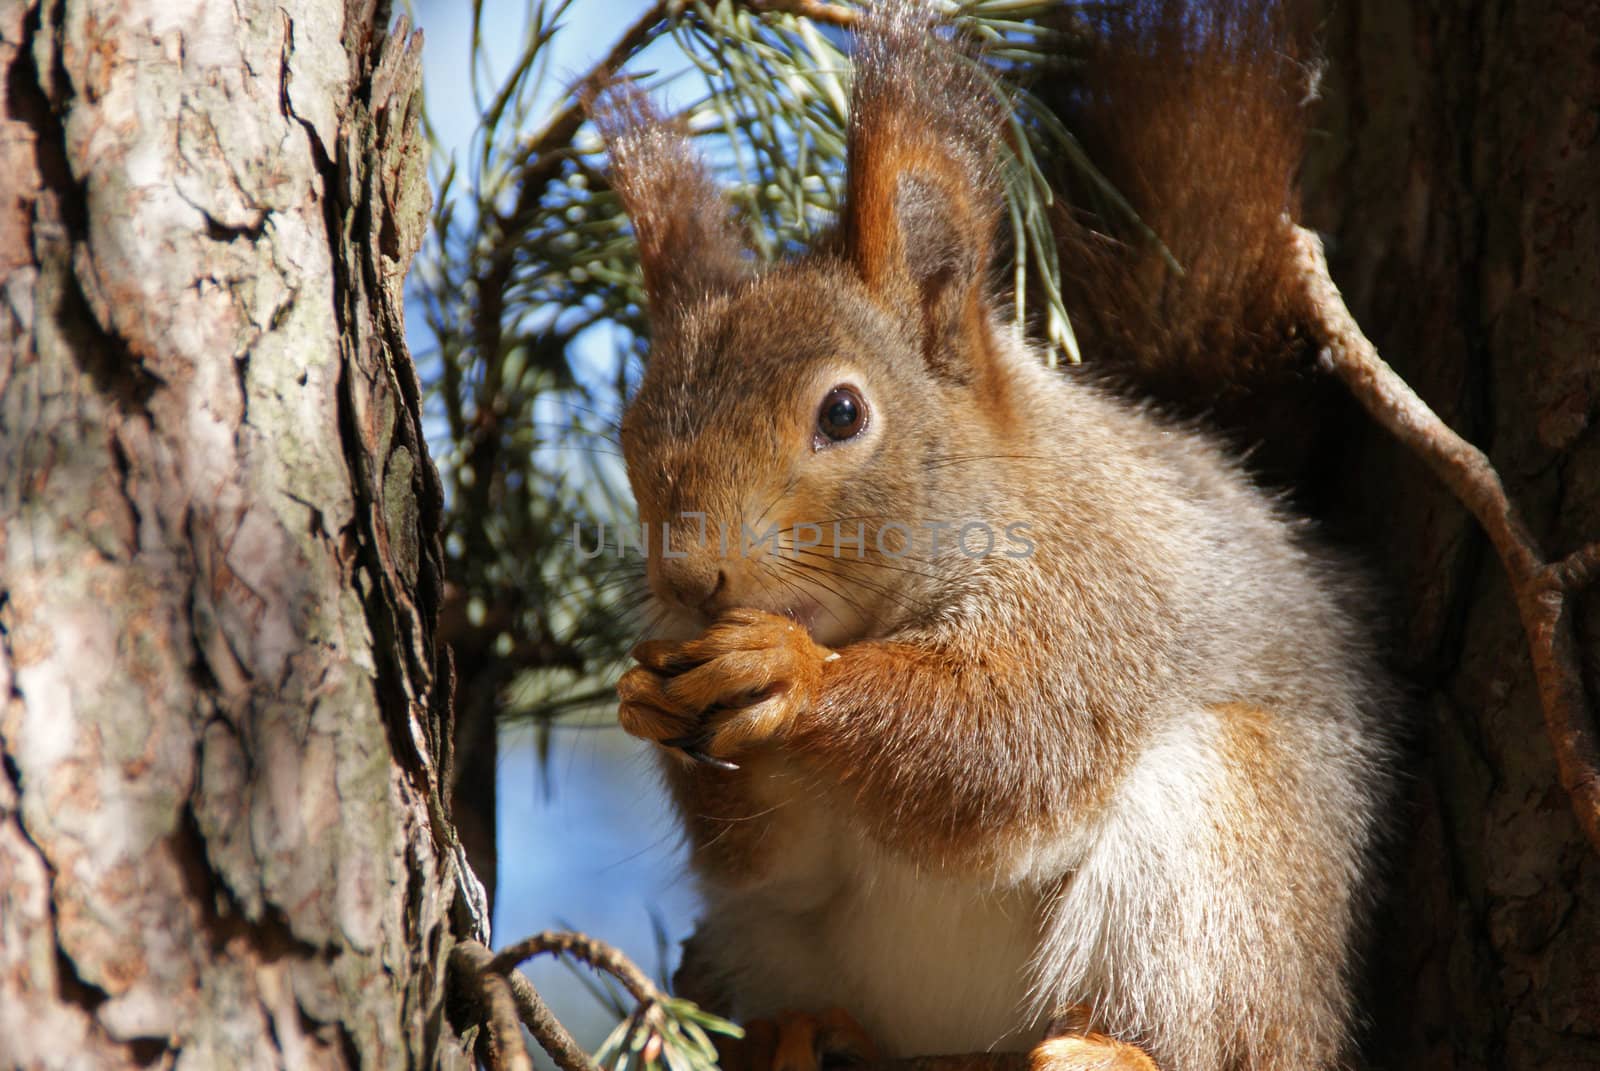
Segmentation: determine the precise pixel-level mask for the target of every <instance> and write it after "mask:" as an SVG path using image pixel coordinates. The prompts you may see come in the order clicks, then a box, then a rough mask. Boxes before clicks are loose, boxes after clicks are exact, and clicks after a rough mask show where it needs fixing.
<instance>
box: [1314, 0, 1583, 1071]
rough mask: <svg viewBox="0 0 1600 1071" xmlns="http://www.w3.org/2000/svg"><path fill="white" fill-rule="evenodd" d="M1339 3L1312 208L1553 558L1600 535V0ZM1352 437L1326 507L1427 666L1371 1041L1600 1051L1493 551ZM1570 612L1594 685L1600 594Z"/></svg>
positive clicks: (1348, 424)
mask: <svg viewBox="0 0 1600 1071" xmlns="http://www.w3.org/2000/svg"><path fill="white" fill-rule="evenodd" d="M1329 10H1330V14H1329V16H1328V18H1329V21H1328V23H1327V25H1326V33H1327V37H1328V40H1329V46H1330V53H1331V55H1330V58H1331V61H1332V62H1331V66H1330V80H1329V84H1328V85H1327V86H1326V87H1325V93H1326V98H1327V99H1326V107H1325V108H1324V109H1323V112H1322V116H1321V120H1322V125H1323V127H1324V129H1325V130H1326V132H1327V137H1326V138H1325V139H1323V142H1322V144H1323V150H1322V151H1321V152H1320V153H1319V154H1318V155H1317V156H1316V159H1315V172H1314V175H1313V177H1312V181H1311V183H1310V186H1311V188H1312V191H1313V194H1314V196H1313V197H1312V198H1311V199H1310V204H1309V206H1308V207H1309V212H1308V222H1309V223H1310V224H1311V225H1313V226H1316V227H1318V228H1320V229H1322V230H1324V231H1326V232H1328V234H1329V236H1330V250H1329V251H1330V260H1331V263H1332V271H1333V276H1334V279H1335V281H1336V282H1338V283H1339V285H1340V286H1341V288H1342V289H1343V290H1344V293H1345V296H1346V298H1347V299H1348V302H1349V304H1350V307H1351V309H1352V310H1353V311H1354V312H1355V314H1356V317H1357V318H1358V319H1359V320H1360V321H1361V323H1362V325H1363V326H1364V327H1365V329H1366V331H1367V334H1368V335H1369V336H1370V337H1371V338H1372V339H1373V341H1374V342H1376V343H1377V346H1378V349H1379V350H1380V352H1382V353H1383V354H1384V356H1385V357H1386V358H1387V359H1388V360H1389V362H1390V363H1391V364H1393V365H1394V366H1395V368H1396V369H1397V370H1398V371H1399V372H1400V373H1401V374H1402V375H1404V376H1405V377H1406V378H1407V379H1408V380H1409V381H1410V382H1411V383H1412V384H1413V385H1414V386H1415V387H1416V388H1417V390H1418V391H1419V393H1421V394H1422V396H1423V397H1424V398H1425V399H1426V400H1427V401H1428V402H1429V403H1430V404H1432V405H1433V407H1434V408H1435V409H1436V410H1437V411H1438V412H1439V413H1440V414H1441V415H1442V416H1443V417H1444V418H1445V419H1446V421H1448V422H1449V423H1450V424H1451V425H1452V426H1453V427H1455V428H1456V429H1458V430H1459V431H1461V432H1462V433H1463V434H1464V435H1466V436H1467V437H1468V438H1469V439H1471V440H1473V441H1474V442H1476V443H1478V444H1479V445H1481V446H1482V447H1484V448H1485V449H1486V451H1487V452H1488V453H1489V455H1490V457H1491V458H1492V460H1493V461H1494V463H1495V465H1496V466H1497V467H1498V469H1499V470H1500V472H1501V474H1502V476H1503V477H1504V479H1505V483H1506V487H1507V489H1508V491H1509V492H1510V494H1511V496H1512V497H1513V498H1514V499H1515V500H1516V501H1517V502H1518V503H1519V504H1520V505H1521V507H1522V508H1523V509H1524V511H1525V514H1526V516H1527V519H1528V521H1529V524H1530V525H1531V526H1532V528H1533V530H1534V533H1535V535H1536V536H1537V537H1538V538H1539V539H1540V540H1541V541H1542V542H1543V544H1544V549H1545V550H1546V552H1547V553H1548V554H1549V555H1551V556H1559V555H1561V554H1564V553H1567V552H1570V551H1572V550H1574V549H1577V548H1578V547H1579V546H1581V545H1582V544H1584V543H1585V542H1588V541H1593V540H1595V539H1597V538H1600V434H1597V430H1596V424H1595V404H1596V401H1597V400H1600V312H1597V305H1596V298H1597V295H1600V257H1597V256H1596V253H1597V251H1600V196H1597V190H1600V178H1597V176H1600V5H1596V4H1594V3H1593V2H1592V0H1565V2H1553V3H1542V4H1517V3H1511V2H1500V3H1489V4H1479V3H1467V2H1466V0H1455V2H1445V3H1430V2H1424V0H1352V2H1349V3H1341V4H1338V5H1334V6H1331V7H1330V9H1329ZM1338 431H1339V434H1338V435H1336V436H1334V437H1331V438H1330V439H1329V440H1328V443H1327V447H1328V451H1329V453H1330V455H1331V456H1332V457H1334V458H1336V459H1337V465H1336V466H1334V467H1333V468H1334V469H1335V471H1333V472H1332V476H1333V487H1332V494H1331V499H1330V502H1331V506H1330V510H1329V512H1330V514H1331V516H1332V518H1333V519H1334V521H1335V523H1336V524H1338V525H1340V526H1342V527H1344V528H1345V529H1346V530H1347V531H1349V532H1351V533H1352V534H1355V535H1358V536H1359V537H1361V539H1362V541H1363V542H1365V543H1366V544H1367V545H1368V546H1369V547H1370V548H1371V549H1372V552H1373V554H1374V556H1375V557H1377V558H1378V559H1379V564H1380V566H1381V567H1382V568H1383V569H1384V570H1385V571H1386V572H1387V574H1388V578H1389V580H1390V581H1391V583H1392V586H1393V589H1394V590H1395V592H1396V596H1395V610H1396V618H1397V633H1398V635H1397V639H1398V647H1399V649H1400V651H1401V653H1402V657H1403V658H1404V659H1405V660H1406V662H1407V663H1408V667H1407V668H1408V669H1409V670H1410V675H1411V677H1412V679H1414V680H1415V681H1416V682H1417V685H1418V687H1417V725H1416V727H1415V731H1414V733H1413V734H1412V735H1413V740H1412V747H1411V754H1410V755H1409V756H1408V757H1407V771H1408V773H1410V774H1411V775H1413V781H1412V783H1411V786H1410V788H1411V793H1410V794H1411V800H1410V810H1409V812H1408V813H1407V814H1406V815H1405V816H1404V818H1403V821H1402V823H1401V825H1402V828H1401V829H1400V831H1399V844H1398V845H1397V849H1398V850H1397V851H1396V852H1395V857H1396V862H1395V865H1394V873H1393V877H1392V891H1391V894H1390V896H1389V901H1388V904H1387V906H1386V909H1385V912H1384V921H1383V923H1382V925H1381V927H1380V933H1379V935H1378V941H1377V942H1376V948H1375V951H1374V956H1373V961H1374V962H1373V966H1374V969H1373V972H1372V973H1373V976H1374V985H1375V988H1376V996H1375V999H1374V1001H1373V1003H1372V1008H1373V1016H1374V1018H1375V1020H1376V1022H1375V1026H1374V1030H1373V1037H1372V1043H1371V1045H1370V1050H1371V1052H1372V1054H1373V1057H1374V1063H1375V1064H1376V1065H1378V1066H1384V1067H1394V1068H1460V1069H1467V1068H1484V1069H1490V1068H1493V1069H1497V1071H1498V1069H1506V1071H1516V1069H1522V1068H1528V1069H1533V1068H1539V1069H1545V1071H1558V1069H1568V1068H1571V1069H1577V1068H1593V1067H1597V1066H1600V970H1597V969H1596V965H1597V964H1600V858H1596V856H1595V854H1594V852H1593V851H1592V850H1591V849H1590V847H1589V846H1588V844H1587V843H1586V842H1585V840H1584V838H1583V836H1582V835H1581V834H1580V832H1579V827H1578V825H1577V823H1576V822H1575V820H1574V818H1573V815H1572V813H1571V810H1570V808H1569V806H1568V801H1567V799H1566V796H1565V793H1564V792H1563V791H1562V789H1561V787H1560V784H1559V782H1558V780H1557V775H1556V768H1555V764H1554V760H1553V758H1552V755H1551V750H1550V747H1549V744H1548V743H1547V740H1546V737H1545V734H1544V728H1543V725H1542V722H1541V716H1540V708H1539V703H1538V701H1537V697H1536V695H1535V691H1534V683H1533V679H1532V675H1531V669H1530V665H1529V659H1528V653H1527V647H1526V643H1525V641H1524V639H1523V636H1522V630H1521V626H1520V624H1519V622H1518V618H1517V612H1516V608H1515V606H1514V605H1513V602H1512V599H1511V596H1510V594H1509V592H1508V590H1507V587H1506V584H1505V582H1504V578H1503V576H1502V574H1501V570H1500V566H1499V564H1498V562H1497V561H1496V560H1495V558H1494V556H1493V555H1492V554H1490V553H1488V548H1487V547H1486V545H1485V541H1484V539H1483V536H1482V534H1481V533H1480V532H1479V531H1478V530H1477V528H1476V526H1475V525H1474V524H1473V522H1472V521H1471V520H1470V519H1469V518H1468V517H1467V516H1466V514H1465V513H1464V512H1463V511H1462V510H1461V509H1460V507H1458V506H1457V505H1456V504H1455V503H1454V502H1453V501H1452V500H1451V499H1450V497H1449V496H1448V495H1447V494H1446V493H1445V492H1444V490H1443V489H1442V488H1441V487H1440V486H1439V485H1438V483H1437V482H1436V481H1435V480H1434V479H1432V478H1431V477H1430V476H1429V474H1428V473H1427V472H1425V471H1424V470H1423V468H1422V467H1421V465H1420V464H1418V463H1417V462H1416V461H1415V460H1413V459H1412V458H1409V457H1407V456H1406V455H1405V454H1404V453H1403V452H1402V451H1401V450H1400V449H1399V448H1398V447H1397V446H1396V445H1395V444H1394V443H1393V442H1391V441H1389V440H1388V439H1387V438H1386V437H1385V436H1383V435H1382V434H1381V433H1378V432H1376V431H1375V430H1374V429H1372V428H1370V427H1369V426H1367V425H1366V423H1365V421H1364V419H1363V418H1361V417H1359V416H1353V417H1352V418H1351V419H1349V420H1346V421H1344V422H1342V424H1341V426H1340V428H1339V429H1338ZM1576 626H1577V631H1578V638H1579V644H1580V647H1581V649H1582V650H1583V651H1584V652H1585V654H1586V658H1587V661H1588V670H1589V675H1588V679H1587V687H1588V691H1589V696H1590V698H1591V701H1592V700H1593V698H1594V696H1595V694H1596V688H1595V681H1596V676H1595V672H1594V670H1595V658H1594V651H1595V642H1596V638H1597V637H1600V598H1597V597H1596V594H1594V593H1591V594H1589V595H1588V596H1587V597H1580V598H1579V599H1578V612H1577V616H1576ZM1591 709H1593V705H1592V702H1591Z"/></svg>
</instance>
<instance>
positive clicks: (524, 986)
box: [505, 968, 599, 1071]
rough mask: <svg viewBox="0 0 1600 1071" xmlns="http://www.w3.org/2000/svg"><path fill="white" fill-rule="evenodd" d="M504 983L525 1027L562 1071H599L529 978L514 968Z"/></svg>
mask: <svg viewBox="0 0 1600 1071" xmlns="http://www.w3.org/2000/svg"><path fill="white" fill-rule="evenodd" d="M505 980H506V984H507V985H509V986H510V987H511V997H512V999H513V1000H515V1001H516V1002H517V1014H518V1015H520V1016H521V1017H522V1022H523V1025H524V1026H526V1027H527V1028H528V1032H529V1033H530V1034H532V1035H533V1040H535V1041H537V1042H538V1043H539V1047H540V1048H541V1049H543V1050H544V1051H545V1052H547V1053H549V1054H550V1059H552V1060H554V1061H555V1063H556V1066H557V1067H559V1068H561V1071H599V1068H598V1066H597V1065H596V1064H595V1062H594V1061H593V1060H591V1059H589V1055H588V1054H587V1053H585V1052H584V1051H583V1049H581V1048H579V1047H578V1043H577V1042H576V1041H574V1040H573V1037H572V1035H571V1034H569V1033H567V1028H566V1027H564V1026H562V1025H561V1023H560V1021H558V1020H557V1019H556V1017H555V1014H554V1013H553V1012H551V1011H550V1008H549V1006H548V1005H547V1004H545V1002H544V998H543V997H541V996H539V991H538V990H537V989H534V988H533V983H532V982H530V981H528V976H527V975H525V974H523V973H522V972H521V971H519V970H516V969H514V968H513V969H512V970H509V971H507V972H505Z"/></svg>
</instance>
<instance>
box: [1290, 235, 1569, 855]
mask: <svg viewBox="0 0 1600 1071" xmlns="http://www.w3.org/2000/svg"><path fill="white" fill-rule="evenodd" d="M1293 240H1294V242H1295V244H1296V246H1297V247H1298V248H1297V250H1296V255H1297V256H1298V258H1299V259H1300V270H1301V273H1302V277H1303V279H1304V281H1305V286H1306V299H1307V303H1308V306H1309V307H1308V309H1307V310H1306V311H1307V314H1308V316H1309V318H1310V322H1311V324H1312V325H1313V327H1314V329H1315V330H1316V331H1317V332H1318V333H1319V334H1320V335H1321V342H1322V345H1323V347H1324V349H1323V352H1322V359H1323V361H1324V362H1325V363H1326V365H1327V367H1328V368H1329V369H1331V370H1332V371H1333V373H1334V374H1335V375H1337V376H1338V377H1339V379H1340V380H1342V381H1343V382H1344V384H1345V386H1346V387H1348V388H1349V390H1350V392H1351V393H1352V394H1354V395H1355V396H1356V400H1357V401H1359V402H1360V403H1361V405H1362V406H1363V407H1364V408H1365V409H1366V411H1367V413H1368V414H1369V415H1370V416H1371V417H1372V418H1373V419H1374V420H1376V421H1377V422H1378V423H1379V424H1381V425H1382V426H1383V427H1384V428H1386V429H1388V431H1389V432H1390V433H1391V434H1393V435H1394V436H1395V437H1396V438H1397V439H1399V440H1400V441H1401V442H1402V443H1403V444H1405V446H1406V447H1408V448H1409V449H1410V450H1411V451H1412V452H1413V453H1414V454H1416V455H1417V456H1418V457H1419V458H1421V459H1422V460H1423V462H1424V463H1426V464H1427V466H1428V467H1429V468H1430V469H1432V470H1433V473H1434V475H1435V476H1437V477H1438V478H1439V479H1440V480H1441V481H1443V483H1444V484H1445V486H1447V487H1448V488H1450V491H1451V492H1452V493H1453V494H1454V495H1455V496H1456V498H1457V499H1458V500H1460V502H1461V504H1462V505H1464V506H1466V507H1467V509H1468V510H1469V511H1470V512H1471V513H1472V515H1473V516H1474V517H1476V518H1477V520H1478V523H1479V524H1480V525H1482V526H1483V530H1484V532H1485V533H1486V534H1487V535H1488V537H1489V542H1490V543H1491V544H1492V545H1493V546H1494V549H1495V552H1496V553H1497V554H1498V555H1499V556H1500V561H1501V564H1502V565H1504V566H1505V570H1506V575H1507V577H1508V579H1509V580H1510V582H1511V590H1512V592H1513V594H1514V595H1515V597H1516V601H1517V610H1518V613H1519V614H1520V615H1521V618H1522V628H1523V631H1524V632H1526V633H1527V636H1528V646H1529V651H1530V654H1531V655H1532V658H1533V673H1534V679H1535V681H1536V683H1537V685H1538V689H1539V700H1540V704H1541V705H1542V706H1543V708H1544V720H1545V731H1546V732H1547V733H1548V734H1549V736H1550V743H1551V746H1552V747H1553V748H1554V750H1555V755H1556V764H1557V768H1558V769H1559V771H1560V775H1561V784H1562V786H1563V787H1565V788H1566V790H1567V794H1568V795H1569V796H1570V797H1571V798H1572V807H1573V811H1574V812H1575V813H1576V815H1577V818H1578V823H1579V825H1580V826H1582V827H1583V831H1584V833H1585V834H1586V835H1587V836H1588V838H1589V842H1590V843H1591V844H1592V845H1593V846H1594V848H1595V850H1596V851H1600V745H1597V743H1596V736H1595V729H1594V716H1593V714H1592V712H1591V711H1590V709H1589V701H1588V696H1587V695H1586V694H1585V692H1584V685H1583V677H1582V674H1581V671H1580V669H1579V664H1578V654H1577V641H1576V640H1575V638H1574V636H1573V631H1572V620H1571V615H1570V614H1568V613H1567V609H1568V606H1567V604H1568V597H1569V596H1570V595H1571V594H1572V593H1573V592H1575V591H1577V590H1578V589H1579V588H1581V587H1582V586H1583V585H1584V584H1586V583H1588V582H1589V581H1590V580H1592V579H1594V577H1595V574H1596V573H1600V545H1592V546H1588V547H1585V548H1583V549H1582V550H1580V551H1578V552H1577V553H1575V554H1572V555H1571V556H1569V557H1567V558H1565V559H1564V560H1562V561H1560V562H1557V563H1555V564H1551V563H1549V562H1548V561H1546V560H1545V558H1544V556H1543V554H1542V552H1541V551H1540V550H1539V547H1538V544H1537V543H1536V542H1535V540H1534V539H1533V536H1532V535H1531V534H1530V533H1529V531H1528V527H1527V525H1526V524H1524V523H1523V520H1522V517H1521V515H1520V514H1519V513H1518V511H1517V508H1516V506H1515V505H1513V504H1512V502H1511V500H1510V499H1509V498H1508V497H1507V496H1506V491H1505V486H1504V485H1503V484H1502V483H1501V481H1500V474H1499V473H1498V472H1496V471H1495V468H1494V466H1493V465H1492V464H1490V462H1489V459H1488V458H1487V457H1485V456H1484V454H1483V451H1481V450H1479V449H1478V448H1477V447H1475V446H1473V445H1472V444H1471V443H1469V442H1467V441H1466V440H1465V439H1463V438H1461V436H1459V435H1457V434H1456V433H1455V432H1454V431H1452V430H1450V427H1449V426H1448V425H1447V424H1445V422H1444V421H1443V420H1440V419H1439V416H1438V414H1436V413H1435V412H1434V411H1433V410H1432V409H1430V408H1428V405H1427V403H1425V402H1424V401H1423V400H1422V399H1421V398H1419V397H1417V394H1416V392H1415V391H1413V390H1412V389H1411V387H1410V385H1408V384H1407V383H1406V381H1405V380H1404V379H1402V378H1400V376H1399V374H1398V373H1396V372H1395V370H1394V369H1392V368H1390V367H1389V365H1388V364H1387V363H1385V362H1384V360H1383V358H1382V357H1380V356H1379V355H1378V350H1377V348H1376V347H1375V346H1373V344H1372V342H1371V341H1370V340H1369V339H1368V338H1367V337H1366V335H1364V334H1363V333H1362V332H1361V328H1360V326H1359V325H1358V324H1357V323H1356V321H1355V317H1354V316H1352V315H1351V314H1350V310H1349V309H1348V308H1347V307H1346V306H1345V303H1344V298H1343V296H1341V295H1340V293H1339V288H1338V287H1337V286H1335V285H1334V283H1333V279H1332V277H1331V276H1330V275H1329V274H1328V261H1327V258H1326V256H1325V255H1324V254H1323V250H1322V242H1321V240H1320V239H1318V238H1317V236H1316V235H1315V234H1313V233H1312V232H1310V231H1308V230H1306V229H1305V228H1303V227H1296V228H1295V237H1294V239H1293Z"/></svg>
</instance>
